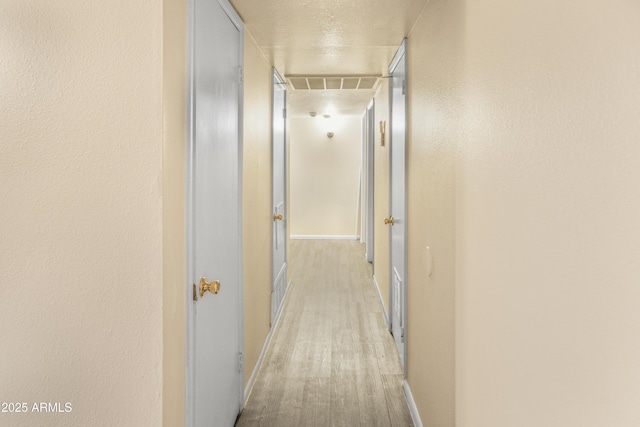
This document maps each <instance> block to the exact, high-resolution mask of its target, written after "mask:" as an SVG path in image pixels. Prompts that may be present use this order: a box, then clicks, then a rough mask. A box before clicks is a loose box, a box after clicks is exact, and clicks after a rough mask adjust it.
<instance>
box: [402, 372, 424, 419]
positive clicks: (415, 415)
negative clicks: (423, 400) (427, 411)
mask: <svg viewBox="0 0 640 427" xmlns="http://www.w3.org/2000/svg"><path fill="white" fill-rule="evenodd" d="M402 387H403V388H404V395H405V397H406V398H407V404H408V405H409V412H410V413H411V419H412V420H413V425H414V426H415V427H422V420H421V419H420V414H419V413H418V407H417V406H416V402H415V400H413V394H411V389H410V388H409V383H408V382H407V380H404V384H402Z"/></svg>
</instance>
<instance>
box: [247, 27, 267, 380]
mask: <svg viewBox="0 0 640 427" xmlns="http://www.w3.org/2000/svg"><path fill="white" fill-rule="evenodd" d="M244 40H245V41H244V49H245V51H244V67H245V68H244V142H243V145H244V147H243V162H244V165H243V168H244V170H243V187H242V191H243V194H242V203H243V213H242V215H243V223H242V226H243V246H244V248H243V250H244V333H245V337H244V350H245V384H246V383H247V381H248V380H249V377H250V376H251V373H252V372H253V369H254V367H255V366H256V363H257V361H258V357H259V355H260V351H261V350H262V346H263V344H264V342H265V339H266V337H267V334H268V333H269V327H270V321H271V285H272V284H271V227H272V223H273V218H272V216H271V215H272V212H271V108H272V107H271V98H272V84H271V76H272V71H271V67H270V65H269V63H268V62H267V59H266V58H265V57H264V55H263V54H262V52H261V51H260V49H259V48H258V45H257V44H256V42H255V40H254V39H253V37H252V36H251V34H250V33H249V32H248V31H247V30H245V38H244Z"/></svg>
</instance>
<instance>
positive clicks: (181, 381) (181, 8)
mask: <svg viewBox="0 0 640 427" xmlns="http://www.w3.org/2000/svg"><path fill="white" fill-rule="evenodd" d="M162 43H163V55H162V63H163V64H162V66H163V75H162V129H163V138H162V229H163V235H162V262H163V284H164V289H163V307H162V313H163V322H162V340H163V346H162V348H163V360H162V378H163V385H162V408H163V409H162V425H164V426H166V427H179V426H182V425H184V419H185V414H184V410H185V346H186V342H185V330H186V329H185V328H186V325H185V318H186V317H185V316H186V315H185V305H186V301H185V296H186V292H185V291H186V289H185V286H188V284H187V283H185V278H186V259H187V255H186V241H185V236H186V234H185V231H186V223H185V221H186V219H185V212H186V207H185V201H186V194H185V189H186V183H185V176H186V171H185V165H186V157H185V155H186V154H185V148H186V114H185V112H186V111H187V101H186V91H187V80H186V73H187V66H186V64H187V2H186V0H179V1H176V0H163V37H162Z"/></svg>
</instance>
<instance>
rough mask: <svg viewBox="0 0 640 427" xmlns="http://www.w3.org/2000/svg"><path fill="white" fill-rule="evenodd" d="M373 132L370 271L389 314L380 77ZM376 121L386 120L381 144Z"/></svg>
mask: <svg viewBox="0 0 640 427" xmlns="http://www.w3.org/2000/svg"><path fill="white" fill-rule="evenodd" d="M374 99H375V104H374V108H375V111H374V115H375V120H374V124H373V132H374V135H375V141H374V144H373V145H374V149H375V151H374V161H375V165H374V178H373V179H374V182H373V188H374V191H375V197H374V199H373V203H374V206H373V214H374V219H373V227H374V230H373V240H374V251H373V274H374V275H375V277H376V282H377V283H378V287H379V288H380V295H382V300H383V301H384V307H385V310H386V311H387V315H389V226H388V225H386V224H385V223H384V219H385V218H386V217H388V216H389V138H390V136H391V132H390V129H391V127H390V120H389V80H387V79H383V80H382V84H381V85H380V87H379V88H378V90H377V91H376V94H375V97H374ZM380 121H385V122H386V132H385V145H384V147H382V146H381V145H380Z"/></svg>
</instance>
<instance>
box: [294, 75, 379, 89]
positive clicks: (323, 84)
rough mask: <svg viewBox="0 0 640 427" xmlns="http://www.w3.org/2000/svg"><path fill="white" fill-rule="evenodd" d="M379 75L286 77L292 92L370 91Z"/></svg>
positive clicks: (377, 80)
mask: <svg viewBox="0 0 640 427" xmlns="http://www.w3.org/2000/svg"><path fill="white" fill-rule="evenodd" d="M381 77H382V76H380V75H357V76H301V75H291V76H286V78H287V80H289V84H290V86H291V87H292V88H293V89H294V90H372V89H374V88H375V87H376V84H377V83H378V82H379V81H380V78H381Z"/></svg>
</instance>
